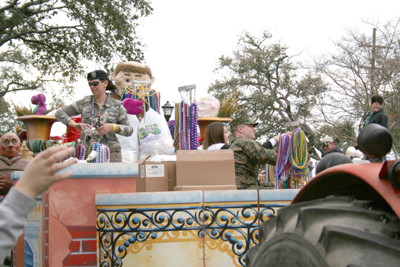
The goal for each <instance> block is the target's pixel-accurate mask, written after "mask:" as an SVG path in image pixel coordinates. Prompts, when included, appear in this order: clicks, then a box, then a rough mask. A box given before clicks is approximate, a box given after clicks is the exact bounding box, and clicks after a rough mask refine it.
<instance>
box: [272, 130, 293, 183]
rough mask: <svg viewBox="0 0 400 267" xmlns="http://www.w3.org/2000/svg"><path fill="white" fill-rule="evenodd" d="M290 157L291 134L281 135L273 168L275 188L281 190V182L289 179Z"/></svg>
mask: <svg viewBox="0 0 400 267" xmlns="http://www.w3.org/2000/svg"><path fill="white" fill-rule="evenodd" d="M290 155H291V134H290V133H288V134H282V135H281V137H280V138H279V144H278V155H277V160H276V167H275V188H276V189H282V188H283V186H281V185H283V182H285V181H286V180H287V179H288V177H289V170H290V162H289V158H290Z"/></svg>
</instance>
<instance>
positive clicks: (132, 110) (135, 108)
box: [122, 98, 143, 115]
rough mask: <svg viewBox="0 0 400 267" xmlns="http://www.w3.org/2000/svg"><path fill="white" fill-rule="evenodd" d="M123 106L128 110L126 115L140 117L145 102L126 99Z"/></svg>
mask: <svg viewBox="0 0 400 267" xmlns="http://www.w3.org/2000/svg"><path fill="white" fill-rule="evenodd" d="M122 105H123V106H124V107H125V109H126V113H128V114H130V115H138V114H140V113H142V109H141V108H140V107H141V106H143V102H142V101H140V100H137V99H131V98H125V99H124V100H122Z"/></svg>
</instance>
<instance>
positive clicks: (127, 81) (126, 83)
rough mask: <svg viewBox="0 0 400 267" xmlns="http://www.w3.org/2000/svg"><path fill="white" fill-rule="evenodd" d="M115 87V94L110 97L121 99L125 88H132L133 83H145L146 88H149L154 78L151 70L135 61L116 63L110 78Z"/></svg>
mask: <svg viewBox="0 0 400 267" xmlns="http://www.w3.org/2000/svg"><path fill="white" fill-rule="evenodd" d="M110 78H111V80H112V81H114V84H115V86H116V87H117V94H114V95H111V97H114V98H116V99H121V96H122V94H123V93H124V89H125V87H129V88H131V87H132V84H133V81H147V82H149V83H148V84H147V88H151V85H152V83H153V82H154V77H153V75H152V73H151V69H150V68H149V67H148V66H147V65H144V64H141V63H139V62H136V61H127V62H120V63H118V65H117V67H115V70H114V72H113V73H112V74H111V76H110Z"/></svg>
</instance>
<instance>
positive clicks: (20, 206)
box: [0, 146, 76, 262]
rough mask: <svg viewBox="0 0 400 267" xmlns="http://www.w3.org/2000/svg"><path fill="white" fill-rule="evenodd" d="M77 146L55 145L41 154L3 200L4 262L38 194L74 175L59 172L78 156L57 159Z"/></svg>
mask: <svg viewBox="0 0 400 267" xmlns="http://www.w3.org/2000/svg"><path fill="white" fill-rule="evenodd" d="M73 151H74V148H71V147H69V148H68V147H65V146H57V147H51V148H49V149H47V150H45V151H43V152H41V153H40V154H38V155H37V156H36V157H35V158H34V159H33V160H32V161H31V162H30V163H29V164H28V166H27V167H26V168H25V171H24V172H23V174H22V176H21V178H20V179H19V181H18V182H17V184H16V185H15V187H12V188H11V190H10V191H9V193H8V194H7V196H6V197H5V198H4V200H3V202H2V203H0V240H1V242H0V262H2V261H3V260H4V258H5V257H6V255H7V254H8V253H9V252H10V250H11V249H12V247H13V246H14V245H15V242H16V241H17V238H18V237H19V236H20V235H21V234H22V230H23V228H24V227H25V224H26V220H27V217H28V214H29V213H30V212H31V210H32V209H33V208H34V207H35V205H36V202H35V200H34V199H35V197H36V196H37V195H39V194H41V193H42V192H43V191H44V190H46V189H47V188H48V187H49V186H50V185H52V184H53V183H55V182H58V181H60V180H63V179H65V178H68V177H69V176H71V175H72V171H68V172H66V173H63V174H56V172H58V171H60V170H62V169H64V168H66V167H68V166H70V165H72V164H74V163H75V162H76V160H75V159H71V160H67V161H64V162H62V163H57V162H59V161H60V160H61V159H64V158H65V157H67V156H68V155H70V154H71V153H73Z"/></svg>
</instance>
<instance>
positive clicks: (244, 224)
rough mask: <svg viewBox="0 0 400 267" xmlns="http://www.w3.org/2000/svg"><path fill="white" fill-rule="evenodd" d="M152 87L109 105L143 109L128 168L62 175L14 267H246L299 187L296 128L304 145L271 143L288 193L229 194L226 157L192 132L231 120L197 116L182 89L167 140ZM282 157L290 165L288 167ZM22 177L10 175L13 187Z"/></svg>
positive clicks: (80, 148) (143, 85)
mask: <svg viewBox="0 0 400 267" xmlns="http://www.w3.org/2000/svg"><path fill="white" fill-rule="evenodd" d="M134 65H135V64H134ZM126 71H127V72H129V70H125V72H126ZM116 76H117V75H116ZM152 81H154V79H153V80H152ZM152 81H148V80H147V81H146V80H144V81H132V83H131V84H130V86H125V87H124V88H123V90H121V91H120V92H121V94H120V95H119V96H118V97H120V99H121V100H122V101H124V100H125V99H134V100H140V101H141V102H142V103H143V105H144V106H143V107H142V112H140V113H137V114H135V115H132V116H134V117H136V119H137V121H135V123H136V127H137V128H136V129H135V132H134V133H136V134H137V136H136V139H135V141H133V142H134V143H135V144H136V145H138V147H139V154H138V155H137V160H133V161H131V162H122V163H109V162H102V161H90V163H83V164H76V165H73V166H71V167H70V169H72V170H73V172H74V174H73V176H72V177H71V178H70V179H67V180H64V181H61V182H59V183H57V184H54V185H53V186H51V187H50V188H49V190H48V191H46V192H45V193H44V194H43V195H42V196H40V197H38V198H37V206H36V208H35V209H34V210H33V211H32V213H31V214H30V216H29V220H28V224H27V226H26V228H25V232H24V235H22V236H21V237H20V238H19V241H18V243H17V245H16V247H15V249H14V254H13V255H14V265H15V266H51V267H53V266H134V265H138V266H177V265H178V266H182V265H184V266H205V265H206V266H221V265H223V266H245V255H246V253H247V251H248V250H249V249H250V248H251V247H253V246H255V245H256V244H257V243H258V240H259V232H258V229H259V227H260V225H261V224H262V223H263V222H265V221H267V220H268V219H269V218H271V217H273V216H275V215H276V214H277V211H278V210H279V209H280V208H282V207H284V206H287V205H288V204H289V203H290V201H291V200H292V199H293V198H294V197H295V195H296V194H297V192H298V189H293V188H296V184H304V182H303V181H301V180H300V178H301V177H303V176H304V174H306V170H305V168H306V167H307V165H306V163H304V162H305V161H306V158H307V157H308V154H307V153H306V152H307V151H305V150H304V145H306V143H305V141H304V138H303V136H302V134H303V135H304V133H302V131H301V130H300V129H298V131H297V132H294V133H293V134H292V135H291V136H294V137H293V140H300V141H302V143H301V142H300V143H301V145H303V146H298V145H296V144H297V143H293V144H291V145H290V146H289V145H286V143H287V141H288V140H287V138H281V140H282V141H281V142H282V144H279V149H282V151H286V152H285V153H286V154H284V155H283V154H282V156H281V158H282V164H284V165H285V167H284V170H285V171H286V173H285V175H286V177H287V178H286V179H289V180H290V179H291V178H290V177H292V176H291V172H290V166H291V165H290V164H296V166H297V167H298V168H297V172H296V171H294V172H293V177H296V178H293V179H294V180H293V181H295V182H294V184H295V185H294V186H293V187H290V183H289V186H287V187H286V188H288V189H280V190H241V191H238V190H236V185H235V176H234V159H233V152H232V151H230V150H227V151H201V150H198V149H197V148H198V145H199V143H198V141H199V136H198V130H197V125H199V126H200V131H199V132H200V137H202V132H204V127H206V126H205V125H206V124H205V123H206V122H210V121H226V122H227V121H230V118H229V117H222V118H221V117H210V116H207V117H198V113H197V104H196V101H195V99H193V98H192V92H193V90H195V86H194V85H190V86H183V87H180V88H179V89H178V90H179V91H180V92H181V93H185V94H187V95H188V97H186V98H183V101H182V102H181V103H176V104H175V128H174V135H171V133H170V131H169V128H168V125H167V121H166V120H165V119H164V118H163V117H162V116H161V115H160V107H161V106H160V94H159V92H158V91H156V90H155V89H152V88H151V83H152ZM115 84H117V83H115ZM35 116H40V115H35ZM37 118H39V117H37ZM149 118H150V119H149ZM160 118H163V121H160ZM22 119H23V118H21V120H22ZM48 119H50V120H52V118H48ZM74 119H79V118H74ZM26 124H27V123H26ZM29 131H33V132H34V133H35V132H36V131H37V130H36V129H32V128H30V127H29V129H28V128H27V132H28V134H29ZM48 133H49V132H48ZM162 135H164V137H163V138H161V136H162ZM74 136H76V134H75V135H74ZM34 138H38V139H37V140H48V139H49V136H48V135H46V136H45V137H34ZM71 141H72V140H69V139H68V138H64V139H63V142H65V143H71ZM289 143H290V142H289ZM289 143H288V144H289ZM57 145H60V144H57ZM90 146H92V147H93V144H91V145H90ZM90 146H89V147H87V146H85V145H84V144H82V143H79V144H77V145H76V148H77V149H76V153H75V155H72V156H78V157H81V158H82V159H83V160H85V159H87V156H88V155H89V154H90V150H91V149H90ZM121 147H122V146H121ZM281 147H282V148H281ZM43 148H44V147H43V146H42V147H41V149H43ZM171 148H172V150H171ZM289 150H290V151H293V153H294V154H295V155H298V156H297V158H296V156H294V157H293V159H292V160H291V159H290V157H288V155H289V154H290V153H289V152H288V151H289ZM175 151H176V153H175ZM296 153H297V154H296ZM166 156H167V157H166ZM171 157H172V158H171ZM174 157H175V158H174ZM288 162H289V165H290V166H289V165H288ZM299 170H300V171H299ZM299 173H300V175H299ZM21 174H22V172H14V173H13V178H14V179H15V180H16V182H17V180H18V179H19V177H21ZM301 175H303V176H301ZM292 184H293V183H292ZM291 188H292V189H291ZM139 191H140V192H139Z"/></svg>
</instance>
